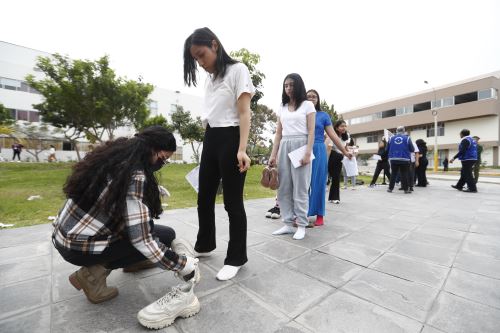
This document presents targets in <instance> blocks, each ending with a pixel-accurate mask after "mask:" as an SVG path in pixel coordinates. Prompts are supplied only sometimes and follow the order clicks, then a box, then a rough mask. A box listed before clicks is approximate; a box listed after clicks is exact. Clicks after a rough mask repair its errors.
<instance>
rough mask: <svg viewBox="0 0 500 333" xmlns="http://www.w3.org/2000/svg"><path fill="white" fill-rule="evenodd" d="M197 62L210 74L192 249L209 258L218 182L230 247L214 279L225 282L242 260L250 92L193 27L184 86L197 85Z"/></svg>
mask: <svg viewBox="0 0 500 333" xmlns="http://www.w3.org/2000/svg"><path fill="white" fill-rule="evenodd" d="M197 64H198V65H199V66H201V67H203V69H205V71H207V72H208V73H209V76H208V78H207V81H206V84H205V100H204V109H203V116H202V120H203V124H204V125H205V137H204V139H203V152H202V154H201V161H200V174H199V192H198V220H199V230H198V237H197V240H196V245H195V250H196V251H197V255H198V256H208V255H210V252H211V251H213V250H214V249H215V247H216V243H215V213H214V208H215V197H216V194H217V188H218V186H219V182H220V179H221V178H222V186H223V195H224V208H225V209H226V211H227V213H228V216H229V244H228V248H227V256H226V259H225V260H224V266H223V267H222V269H221V270H220V271H219V272H218V273H217V279H219V280H229V279H231V278H233V277H234V276H236V274H237V273H238V271H239V269H240V268H241V266H242V265H243V264H245V263H246V262H247V260H248V259H247V252H246V238H247V217H246V213H245V207H244V205H243V186H244V184H245V175H246V171H247V170H248V168H249V167H250V158H249V157H248V155H247V153H246V148H247V141H248V133H249V129H250V100H251V98H252V96H253V95H254V93H255V88H254V86H253V84H252V80H251V78H250V73H249V71H248V68H247V67H246V66H245V65H244V64H242V63H240V62H238V61H236V60H234V59H232V58H231V57H230V56H229V55H228V54H227V53H226V51H225V50H224V47H223V46H222V44H221V42H220V41H219V39H218V38H217V36H216V35H215V34H214V33H213V32H212V31H211V30H210V29H208V28H201V29H196V30H195V31H194V32H193V33H192V34H191V35H190V36H189V37H188V38H187V39H186V42H185V44H184V82H185V84H186V85H188V86H191V84H193V85H194V86H196V83H197V81H196V72H197Z"/></svg>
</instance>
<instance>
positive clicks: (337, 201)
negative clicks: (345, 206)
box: [332, 200, 340, 205]
mask: <svg viewBox="0 0 500 333" xmlns="http://www.w3.org/2000/svg"><path fill="white" fill-rule="evenodd" d="M332 202H333V203H334V204H337V205H338V204H339V203H340V200H333V201H332Z"/></svg>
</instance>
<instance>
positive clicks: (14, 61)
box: [0, 41, 202, 163]
mask: <svg viewBox="0 0 500 333" xmlns="http://www.w3.org/2000/svg"><path fill="white" fill-rule="evenodd" d="M50 55H51V54H50V53H47V52H43V51H39V50H35V49H31V48H28V47H24V46H19V45H15V44H11V43H7V42H2V41H0V103H1V104H3V105H4V106H5V107H6V108H7V109H9V110H10V112H11V116H12V118H13V119H15V120H17V121H28V122H32V123H37V122H39V121H40V120H41V119H40V115H39V113H38V111H37V110H35V109H34V108H33V104H38V103H40V102H41V101H42V98H43V96H42V95H41V94H40V93H39V92H38V91H36V90H35V89H33V88H31V87H30V86H29V85H28V84H27V83H26V80H25V78H26V76H27V75H28V74H32V75H34V76H35V78H36V79H42V78H43V73H42V72H41V71H40V69H38V68H37V67H36V63H37V58H38V57H40V56H42V57H50ZM177 105H180V106H182V107H183V108H184V110H188V111H190V112H191V115H192V117H196V116H200V115H201V108H202V98H201V97H199V96H193V95H188V94H183V93H181V92H180V91H173V90H168V89H162V88H158V87H155V89H154V91H153V92H152V93H151V95H150V111H151V116H157V115H163V116H164V117H165V118H167V119H170V117H169V115H170V114H171V113H172V112H173V111H175V110H176V106H177ZM134 131H135V130H134V129H133V128H120V129H118V130H117V131H116V136H130V135H132V134H133V133H134ZM175 136H176V139H177V142H178V147H177V151H176V153H175V154H174V155H173V156H172V158H171V160H172V161H176V162H188V163H189V162H193V151H192V148H191V145H185V144H184V143H183V141H182V139H181V138H180V137H179V135H177V134H175ZM12 142H13V139H12V138H9V137H5V136H4V137H0V157H3V159H6V160H8V159H10V158H11V157H12V150H11V149H10V146H11V144H12ZM50 144H53V145H54V146H55V147H56V149H57V152H56V155H57V156H58V157H60V158H59V159H60V160H62V161H67V160H76V152H75V150H74V148H75V147H72V146H71V144H69V142H65V141H64V140H63V139H62V138H58V137H57V135H54V138H52V139H44V143H43V145H44V146H47V147H49V145H50ZM78 146H79V147H78V148H79V150H80V151H81V152H82V154H85V152H86V151H88V150H89V149H90V148H91V145H90V144H89V143H88V142H85V141H82V142H81V143H79V144H78ZM45 155H46V154H45ZM23 159H25V160H32V156H31V155H30V154H23Z"/></svg>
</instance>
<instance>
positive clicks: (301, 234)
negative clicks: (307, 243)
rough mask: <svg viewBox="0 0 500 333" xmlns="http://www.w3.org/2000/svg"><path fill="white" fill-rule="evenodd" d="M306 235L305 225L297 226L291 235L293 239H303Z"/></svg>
mask: <svg viewBox="0 0 500 333" xmlns="http://www.w3.org/2000/svg"><path fill="white" fill-rule="evenodd" d="M305 235H306V227H298V228H297V231H296V232H295V234H294V235H293V239H297V240H299V239H303V238H304V236H305Z"/></svg>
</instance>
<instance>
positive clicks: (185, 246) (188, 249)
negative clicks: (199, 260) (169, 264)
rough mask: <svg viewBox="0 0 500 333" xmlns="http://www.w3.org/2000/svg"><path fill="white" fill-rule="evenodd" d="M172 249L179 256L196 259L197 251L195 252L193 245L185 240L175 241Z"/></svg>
mask: <svg viewBox="0 0 500 333" xmlns="http://www.w3.org/2000/svg"><path fill="white" fill-rule="evenodd" d="M170 248H171V249H172V251H174V252H175V253H177V254H183V255H185V256H190V257H193V258H196V255H195V254H196V251H195V250H194V248H193V245H191V243H189V242H188V241H187V240H185V239H182V238H176V239H174V240H173V241H172V244H170Z"/></svg>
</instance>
